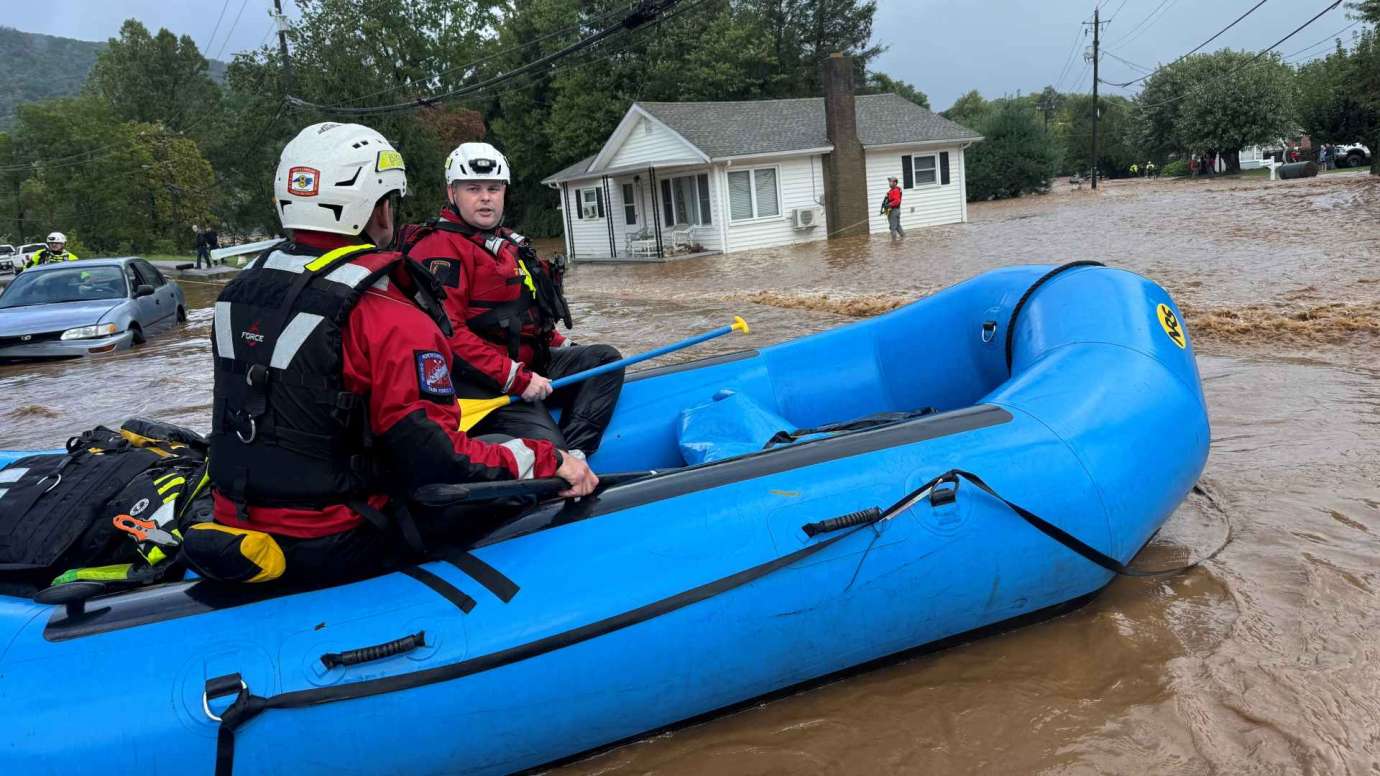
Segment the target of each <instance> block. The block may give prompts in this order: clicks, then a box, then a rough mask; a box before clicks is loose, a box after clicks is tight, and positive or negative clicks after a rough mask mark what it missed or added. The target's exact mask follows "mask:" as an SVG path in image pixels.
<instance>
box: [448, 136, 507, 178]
mask: <svg viewBox="0 0 1380 776" xmlns="http://www.w3.org/2000/svg"><path fill="white" fill-rule="evenodd" d="M456 181H503V182H504V183H508V182H510V179H509V178H508V160H507V159H506V158H504V156H503V154H501V153H499V151H498V149H497V148H494V147H493V146H491V145H489V144H488V143H461V144H460V147H458V148H456V149H455V150H454V151H451V152H450V156H447V157H446V185H447V186H449V185H450V184H452V183H455V182H456Z"/></svg>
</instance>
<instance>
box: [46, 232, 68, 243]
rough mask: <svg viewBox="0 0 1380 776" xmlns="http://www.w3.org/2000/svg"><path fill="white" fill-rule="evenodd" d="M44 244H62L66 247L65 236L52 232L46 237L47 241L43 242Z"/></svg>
mask: <svg viewBox="0 0 1380 776" xmlns="http://www.w3.org/2000/svg"><path fill="white" fill-rule="evenodd" d="M44 242H46V243H62V244H63V245H66V244H67V235H65V234H63V233H62V232H53V233H52V234H50V235H48V239H47V240H44Z"/></svg>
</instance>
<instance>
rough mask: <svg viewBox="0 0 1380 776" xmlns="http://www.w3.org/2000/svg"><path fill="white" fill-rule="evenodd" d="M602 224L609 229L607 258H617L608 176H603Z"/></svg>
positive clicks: (611, 197) (611, 195)
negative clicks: (603, 216) (603, 217)
mask: <svg viewBox="0 0 1380 776" xmlns="http://www.w3.org/2000/svg"><path fill="white" fill-rule="evenodd" d="M604 215H605V216H607V217H606V218H605V219H604V223H605V224H607V225H608V228H609V258H610V259H616V258H618V248H617V246H615V245H614V242H613V193H612V192H610V191H609V176H607V175H605V176H604Z"/></svg>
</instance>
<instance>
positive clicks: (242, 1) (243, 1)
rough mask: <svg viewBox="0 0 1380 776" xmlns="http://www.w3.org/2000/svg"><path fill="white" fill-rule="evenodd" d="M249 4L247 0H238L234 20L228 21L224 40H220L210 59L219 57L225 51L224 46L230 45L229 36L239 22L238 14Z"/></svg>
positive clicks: (242, 12)
mask: <svg viewBox="0 0 1380 776" xmlns="http://www.w3.org/2000/svg"><path fill="white" fill-rule="evenodd" d="M248 4H249V0H240V10H238V11H236V12H235V21H233V22H231V23H230V29H229V30H226V32H225V40H223V41H221V42H220V49H219V50H217V51H216V55H215V56H214V57H212V59H220V55H221V54H224V53H225V47H226V46H228V45H230V36H231V35H234V34H235V28H236V27H238V26H239V24H240V16H242V15H243V14H244V7H245V6H246V5H248Z"/></svg>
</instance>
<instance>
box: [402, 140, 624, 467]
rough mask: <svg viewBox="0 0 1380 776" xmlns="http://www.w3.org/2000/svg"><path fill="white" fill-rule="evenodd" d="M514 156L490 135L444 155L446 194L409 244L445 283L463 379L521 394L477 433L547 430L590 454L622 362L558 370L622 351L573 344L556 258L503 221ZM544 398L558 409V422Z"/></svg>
mask: <svg viewBox="0 0 1380 776" xmlns="http://www.w3.org/2000/svg"><path fill="white" fill-rule="evenodd" d="M508 182H509V170H508V160H507V159H505V158H504V156H503V154H501V153H499V151H498V150H497V149H496V148H494V147H493V146H491V145H489V144H488V143H464V144H462V145H461V146H460V147H458V148H456V149H455V150H454V151H453V152H451V155H450V157H449V158H448V159H447V160H446V184H447V186H446V189H447V203H446V205H445V207H443V208H441V213H440V215H439V216H438V217H437V218H435V219H432V220H431V221H430V222H428V223H427V224H424V225H422V226H420V227H416V228H415V231H413V232H411V234H410V235H409V236H408V238H407V240H406V243H407V248H406V252H407V254H408V255H409V256H411V257H412V258H413V259H416V260H417V261H419V262H421V263H422V264H423V265H425V266H426V267H427V268H428V269H430V270H431V271H432V272H433V273H434V274H435V275H436V277H437V279H439V280H440V281H441V284H442V285H443V286H444V287H445V289H446V299H445V305H446V312H447V314H448V315H449V318H450V322H451V326H452V327H453V329H454V331H453V333H452V335H451V338H450V345H451V351H452V353H453V354H454V356H455V371H456V382H457V386H456V387H457V389H459V390H461V391H462V395H463V396H465V397H466V398H486V397H490V396H497V395H502V394H508V395H512V396H520V397H522V398H523V399H524V401H521V402H514V403H512V404H510V405H508V406H507V407H504V408H502V409H499V410H497V411H495V412H492V413H490V414H489V415H488V416H486V417H485V418H484V419H483V420H481V421H480V422H479V424H478V425H476V426H475V427H474V429H473V431H474V432H475V433H482V434H492V433H498V434H506V435H509V436H520V437H527V438H532V439H545V440H547V441H550V442H552V443H553V444H555V445H556V446H557V447H560V448H562V449H567V450H569V451H570V452H571V453H573V454H577V455H584V454H592V453H593V452H594V451H595V450H596V449H598V447H599V441H600V439H601V437H602V436H603V434H604V429H605V428H607V427H608V424H609V420H610V418H612V416H613V408H614V405H615V404H616V403H617V402H618V394H619V392H620V391H621V390H622V388H623V372H622V371H621V370H620V371H617V372H612V373H610V374H607V375H602V376H600V377H595V378H592V379H590V380H586V381H584V382H581V383H577V384H575V385H571V386H567V387H566V388H563V389H561V390H558V391H555V392H554V393H553V392H552V389H551V380H552V379H557V378H560V377H563V376H565V375H570V374H574V373H575V372H580V371H583V370H585V369H590V368H592V367H595V366H599V365H601V364H607V363H609V362H612V361H617V360H618V359H619V358H621V356H620V354H619V353H618V351H617V350H615V349H614V348H612V347H610V346H608V345H588V346H580V345H575V344H574V343H572V342H571V341H570V340H568V339H566V338H565V337H563V336H562V335H561V333H560V332H558V331H556V324H557V323H558V322H562V323H564V324H565V326H566V328H569V327H570V325H571V321H570V310H569V307H568V305H567V304H566V301H565V296H564V293H563V291H562V282H561V281H562V277H561V274H560V273H561V270H560V269H559V268H555V267H552V266H551V265H550V264H549V263H548V262H546V261H542V260H541V259H539V258H538V257H537V255H536V252H535V251H534V250H532V248H531V245H530V243H528V241H527V240H526V239H525V238H523V237H522V236H521V235H519V234H516V233H514V232H513V231H512V230H511V229H506V228H504V227H502V226H500V224H501V222H502V221H503V205H504V196H505V194H506V192H507V186H508ZM547 406H550V407H553V408H559V409H560V410H561V420H560V423H559V425H558V424H557V423H556V422H555V420H554V419H553V418H552V417H551V415H550V413H549V412H548V411H547Z"/></svg>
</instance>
